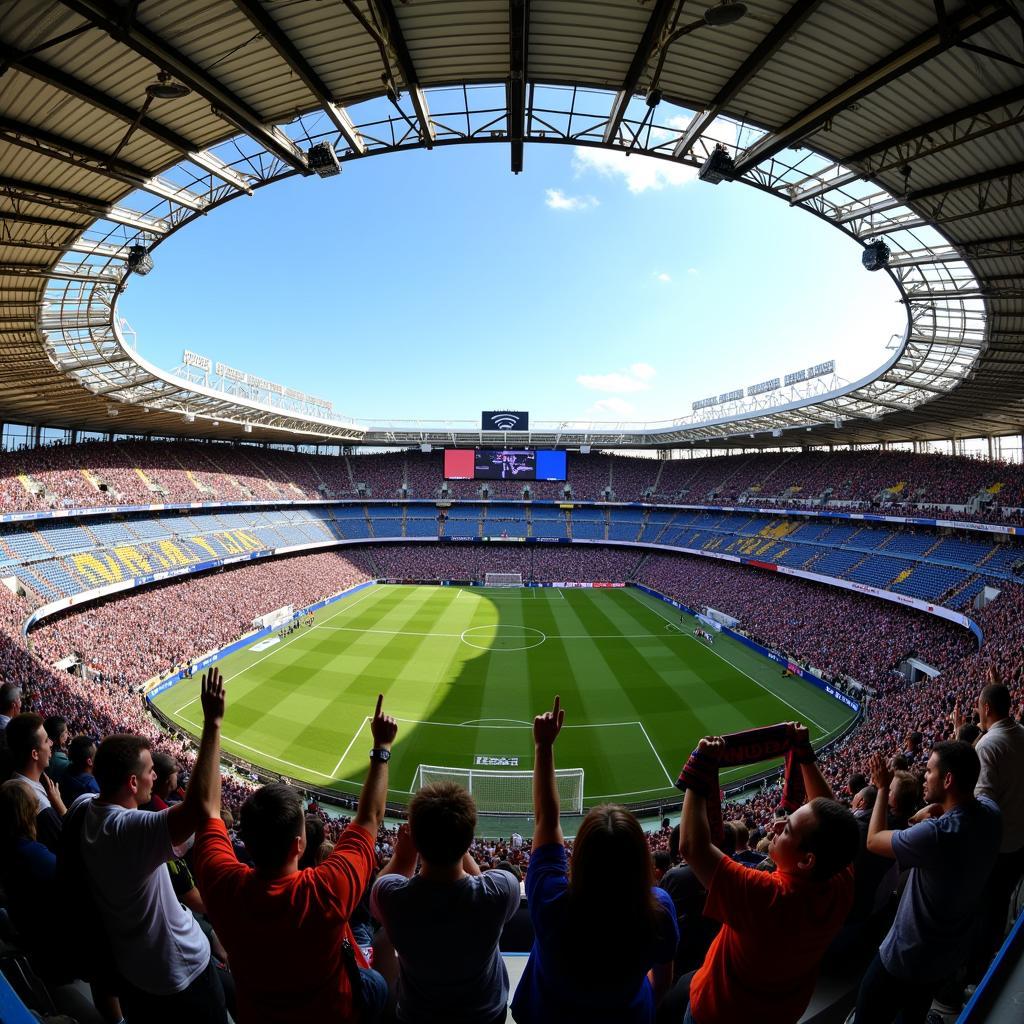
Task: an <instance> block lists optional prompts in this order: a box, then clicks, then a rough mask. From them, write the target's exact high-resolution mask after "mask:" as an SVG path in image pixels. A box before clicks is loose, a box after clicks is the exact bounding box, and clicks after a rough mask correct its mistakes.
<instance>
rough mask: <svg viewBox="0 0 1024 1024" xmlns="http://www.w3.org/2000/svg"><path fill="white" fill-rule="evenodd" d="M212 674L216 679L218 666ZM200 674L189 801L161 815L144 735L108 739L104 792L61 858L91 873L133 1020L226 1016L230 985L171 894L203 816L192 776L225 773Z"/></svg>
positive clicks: (79, 808) (76, 819)
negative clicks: (200, 721)
mask: <svg viewBox="0 0 1024 1024" xmlns="http://www.w3.org/2000/svg"><path fill="white" fill-rule="evenodd" d="M210 676H213V677H216V678H218V679H219V674H218V673H217V671H216V669H214V670H212V672H211V673H210ZM209 687H210V677H209V676H208V677H207V678H204V680H203V695H202V705H203V715H204V726H203V739H204V742H203V743H201V744H200V747H199V754H198V757H197V761H196V771H195V775H194V777H193V781H192V784H191V785H190V786H189V789H188V792H187V794H186V796H185V799H184V800H183V801H182V802H180V803H178V804H175V805H174V806H173V807H171V808H169V809H167V810H162V811H157V812H155V813H151V812H147V811H143V810H142V809H141V808H142V807H143V806H144V805H145V804H147V803H149V800H150V797H151V795H152V791H153V783H154V781H155V778H156V772H155V771H154V769H153V755H152V752H151V750H150V744H149V741H148V740H147V739H145V738H144V737H142V736H132V735H127V734H121V735H115V736H109V737H107V738H106V739H105V740H104V741H103V742H102V743H101V744H100V746H99V749H98V750H97V752H96V758H95V764H94V772H95V776H96V782H97V783H98V785H99V789H100V792H99V796H97V797H91V796H87V797H84V798H82V799H81V800H79V801H78V802H77V803H76V804H75V806H74V808H73V809H72V811H71V813H70V814H69V816H68V823H67V825H68V835H67V836H66V837H65V838H66V842H65V845H64V848H63V849H62V851H61V857H68V858H69V865H68V868H69V873H70V874H73V875H84V877H85V878H87V879H88V882H89V885H90V889H91V893H92V897H93V899H94V901H95V904H96V907H97V909H98V912H99V915H100V918H101V921H102V924H103V926H104V928H105V931H106V933H107V936H108V937H109V940H110V945H111V950H112V954H113V958H114V961H115V965H116V967H117V971H118V974H119V975H120V982H119V992H118V994H119V995H120V997H121V1005H122V1007H123V1008H124V1012H125V1016H126V1017H127V1018H128V1020H129V1021H130V1022H132V1024H135V1022H145V1024H164V1022H167V1024H179V1022H180V1021H183V1020H188V1021H190V1022H191V1021H196V1022H204V1024H206V1022H209V1024H224V1021H225V1020H226V1012H225V1002H224V992H223V988H222V984H221V981H220V979H219V978H218V976H217V972H216V968H215V965H214V964H213V961H212V959H211V957H210V943H209V941H208V940H207V938H206V936H205V935H204V934H203V932H202V930H201V929H200V927H199V925H198V924H197V923H196V920H195V918H194V917H193V916H192V914H191V913H189V911H188V910H186V909H185V908H184V907H183V906H182V905H181V903H180V902H179V901H178V899H177V898H176V896H175V893H174V888H173V886H172V884H171V877H170V874H169V873H168V871H167V870H166V867H165V865H166V863H167V861H169V860H171V859H172V858H174V857H178V856H180V855H181V854H183V853H184V851H185V843H186V842H187V841H188V839H189V838H190V837H191V836H192V835H193V833H194V832H195V830H196V828H197V826H198V825H199V824H200V823H201V821H202V817H203V807H204V804H203V796H204V794H202V793H201V792H199V787H198V785H197V784H196V779H203V778H205V773H204V771H203V768H204V766H208V767H209V768H212V769H213V770H214V771H215V772H216V773H217V774H218V777H219V769H218V768H217V751H216V750H214V749H213V748H212V745H211V744H210V742H209V741H208V739H207V733H208V731H209V730H210V728H211V726H210V720H211V718H212V716H213V715H214V714H215V713H216V711H217V705H216V702H215V701H214V702H213V703H212V704H211V699H210V696H209V692H208V691H209Z"/></svg>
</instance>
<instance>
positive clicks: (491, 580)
mask: <svg viewBox="0 0 1024 1024" xmlns="http://www.w3.org/2000/svg"><path fill="white" fill-rule="evenodd" d="M522 585H523V574H522V573H521V572H488V573H484V586H485V587H521V586H522Z"/></svg>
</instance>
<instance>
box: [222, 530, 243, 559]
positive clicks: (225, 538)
mask: <svg viewBox="0 0 1024 1024" xmlns="http://www.w3.org/2000/svg"><path fill="white" fill-rule="evenodd" d="M217 540H219V541H220V542H221V544H223V545H224V550H225V551H227V553H228V554H229V555H240V554H241V553H242V548H240V547H239V546H238V544H237V543H236V542H235V541H234V540H232V538H231V534H230V533H228V532H227V531H225V532H224V533H220V534H218V535H217Z"/></svg>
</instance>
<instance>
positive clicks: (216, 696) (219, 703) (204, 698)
mask: <svg viewBox="0 0 1024 1024" xmlns="http://www.w3.org/2000/svg"><path fill="white" fill-rule="evenodd" d="M199 699H200V701H201V702H202V705H203V721H204V722H205V723H206V724H207V725H220V723H221V722H222V721H223V720H224V709H225V708H226V706H227V695H226V694H225V692H224V677H223V676H222V675H221V674H220V669H217V668H211V669H210V671H209V672H207V673H206V674H205V675H204V676H203V682H202V687H201V689H200V691H199Z"/></svg>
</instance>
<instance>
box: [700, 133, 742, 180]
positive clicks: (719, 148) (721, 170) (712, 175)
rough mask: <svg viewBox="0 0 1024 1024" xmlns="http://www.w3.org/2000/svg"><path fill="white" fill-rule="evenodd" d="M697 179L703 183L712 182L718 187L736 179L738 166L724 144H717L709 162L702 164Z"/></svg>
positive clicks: (708, 159)
mask: <svg viewBox="0 0 1024 1024" xmlns="http://www.w3.org/2000/svg"><path fill="white" fill-rule="evenodd" d="M697 177H698V178H700V180H701V181H709V182H711V184H712V185H717V184H719V183H720V182H723V181H732V179H733V178H735V177H736V164H735V162H734V161H733V158H732V156H731V155H730V153H729V150H727V149H726V148H725V146H723V145H722V143H720V142H716V143H715V148H714V149H713V150H712V151H711V154H710V155H709V156H708V158H707V160H705V161H704V163H703V164H701V167H700V170H699V171H698V172H697Z"/></svg>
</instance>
